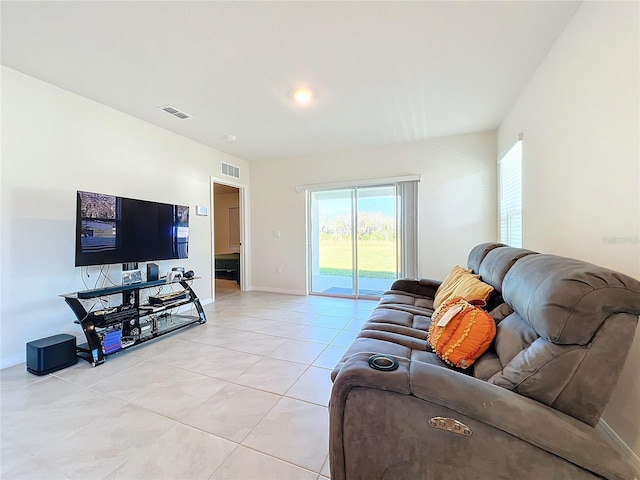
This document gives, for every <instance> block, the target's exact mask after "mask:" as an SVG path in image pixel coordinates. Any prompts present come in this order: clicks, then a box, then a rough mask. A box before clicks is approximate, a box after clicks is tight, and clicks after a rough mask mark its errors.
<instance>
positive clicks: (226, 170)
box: [221, 162, 240, 178]
mask: <svg viewBox="0 0 640 480" xmlns="http://www.w3.org/2000/svg"><path fill="white" fill-rule="evenodd" d="M221 163H222V174H223V175H228V176H230V177H236V178H240V169H239V168H238V167H235V166H233V165H229V164H228V163H224V162H221Z"/></svg>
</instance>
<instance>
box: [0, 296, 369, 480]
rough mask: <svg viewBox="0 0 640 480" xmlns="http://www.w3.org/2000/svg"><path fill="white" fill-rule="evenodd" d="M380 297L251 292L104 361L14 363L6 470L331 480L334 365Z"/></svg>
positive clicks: (4, 422)
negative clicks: (59, 366) (35, 370)
mask: <svg viewBox="0 0 640 480" xmlns="http://www.w3.org/2000/svg"><path fill="white" fill-rule="evenodd" d="M375 305H376V302H375V301H371V300H348V299H338V298H329V297H316V296H309V297H299V296H291V295H280V294H271V293H261V292H242V293H238V294H235V295H231V296H225V297H223V298H221V299H219V300H218V301H217V302H216V303H215V304H211V305H207V306H206V307H205V310H206V312H207V319H208V322H207V323H206V324H204V325H196V326H193V327H188V328H185V329H182V330H179V331H177V332H176V333H175V334H172V335H167V336H165V337H161V338H158V339H157V340H154V341H152V342H148V343H146V344H143V345H140V346H136V347H133V348H132V349H129V350H127V351H123V352H120V353H118V354H116V355H112V356H110V357H108V358H107V361H106V362H105V363H104V364H103V365H100V366H98V367H95V368H94V367H91V366H90V365H89V364H88V363H87V362H85V361H83V360H81V361H80V362H79V363H78V364H77V365H75V366H73V367H70V368H68V369H65V370H61V371H58V372H56V373H54V374H51V375H47V376H44V377H37V376H35V375H32V374H30V373H28V372H27V371H26V370H25V365H24V364H21V365H16V366H14V367H10V368H7V369H4V370H2V371H0V390H1V404H0V406H1V415H2V416H1V421H0V427H1V428H0V440H1V457H0V465H1V470H0V477H1V478H2V479H3V480H9V479H29V480H39V479H42V480H57V479H83V480H85V479H109V480H111V479H114V480H115V479H127V480H133V479H154V480H160V479H181V480H187V479H211V480H232V479H238V480H241V479H246V480H267V479H274V480H287V479H296V480H298V479H300V480H307V479H308V480H324V479H327V478H329V477H330V472H329V465H328V430H329V425H328V412H327V403H328V399H329V393H330V390H331V380H330V378H329V374H330V372H331V369H332V368H333V366H334V365H335V364H336V362H337V361H338V360H339V359H340V357H341V356H342V355H343V353H344V352H345V350H346V347H347V346H348V345H349V344H350V342H351V341H352V339H353V338H354V337H355V335H356V333H357V332H358V331H359V329H360V327H361V326H362V324H363V323H364V321H365V320H366V318H367V316H368V314H369V313H370V312H371V310H372V309H373V308H374V307H375Z"/></svg>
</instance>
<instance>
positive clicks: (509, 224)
mask: <svg viewBox="0 0 640 480" xmlns="http://www.w3.org/2000/svg"><path fill="white" fill-rule="evenodd" d="M498 172H499V173H498V176H499V179H498V180H499V185H500V198H499V203H500V241H501V242H502V243H504V244H506V245H509V246H511V247H522V140H518V142H517V143H516V144H515V145H514V146H513V147H511V149H510V150H509V151H508V152H507V153H506V155H504V156H503V157H502V158H501V159H500V160H499V161H498Z"/></svg>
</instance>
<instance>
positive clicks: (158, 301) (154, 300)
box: [149, 290, 189, 305]
mask: <svg viewBox="0 0 640 480" xmlns="http://www.w3.org/2000/svg"><path fill="white" fill-rule="evenodd" d="M187 298H189V292H187V291H186V290H183V291H181V292H169V293H164V294H161V295H149V304H150V305H164V304H167V303H170V302H175V301H178V300H183V299H187Z"/></svg>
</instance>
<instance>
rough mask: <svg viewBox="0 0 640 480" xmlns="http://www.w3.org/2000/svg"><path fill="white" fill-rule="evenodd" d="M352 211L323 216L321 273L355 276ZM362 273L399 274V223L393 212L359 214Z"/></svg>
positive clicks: (364, 274) (320, 221) (372, 275)
mask: <svg viewBox="0 0 640 480" xmlns="http://www.w3.org/2000/svg"><path fill="white" fill-rule="evenodd" d="M351 222H352V218H351V215H349V214H334V215H331V216H321V217H320V219H319V230H320V245H319V247H320V274H321V275H333V276H346V277H351V275H352V270H351V266H352V265H353V261H352V256H353V250H352V244H351V225H352V223H351ZM357 239H358V269H359V271H358V276H360V277H364V278H395V277H396V246H395V243H396V225H395V218H394V217H393V216H385V215H383V214H381V213H374V212H360V213H359V214H358V228H357Z"/></svg>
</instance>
